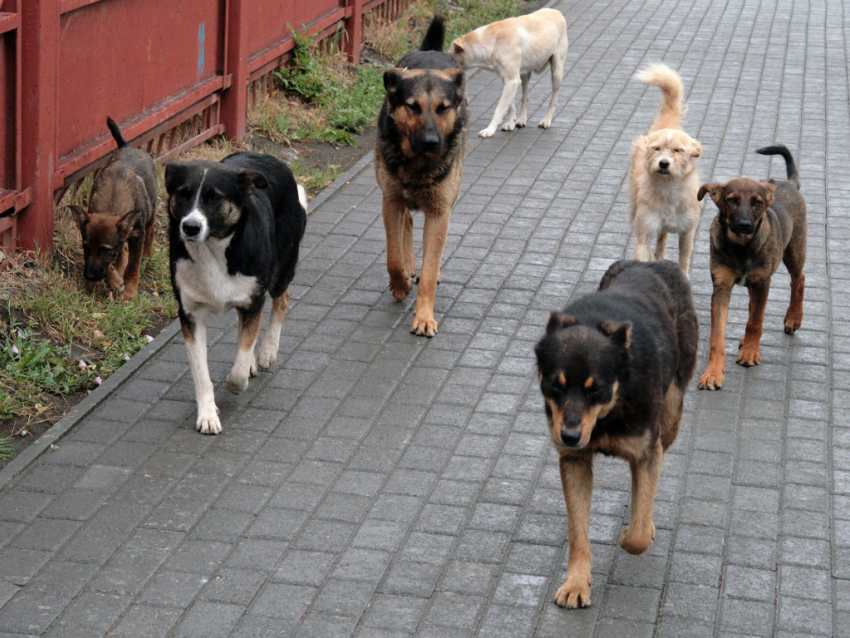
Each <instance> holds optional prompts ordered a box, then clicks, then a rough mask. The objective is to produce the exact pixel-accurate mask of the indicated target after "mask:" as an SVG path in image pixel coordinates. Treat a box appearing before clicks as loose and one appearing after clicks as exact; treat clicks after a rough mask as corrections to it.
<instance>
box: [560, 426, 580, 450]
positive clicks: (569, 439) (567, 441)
mask: <svg viewBox="0 0 850 638" xmlns="http://www.w3.org/2000/svg"><path fill="white" fill-rule="evenodd" d="M579 441H581V428H578V429H575V430H567V429H566V428H561V442H562V443H563V444H564V445H566V446H567V447H576V446H577V445H578V443H579Z"/></svg>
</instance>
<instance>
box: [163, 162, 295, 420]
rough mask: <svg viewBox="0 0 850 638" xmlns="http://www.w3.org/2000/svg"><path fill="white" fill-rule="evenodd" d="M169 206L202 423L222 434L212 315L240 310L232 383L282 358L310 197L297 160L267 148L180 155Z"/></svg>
mask: <svg viewBox="0 0 850 638" xmlns="http://www.w3.org/2000/svg"><path fill="white" fill-rule="evenodd" d="M165 187H166V190H167V191H168V209H169V214H170V224H169V248H170V259H171V282H172V284H173V286H174V293H175V295H176V296H177V302H178V304H179V316H180V326H181V328H182V329H183V338H184V339H185V340H186V350H187V352H188V354H189V363H190V365H191V370H192V379H193V380H194V382H195V398H196V400H197V402H198V420H197V422H196V428H197V429H198V431H199V432H201V433H203V434H218V433H219V432H221V421H220V420H219V417H218V408H217V407H216V405H215V395H214V392H213V384H212V381H211V380H210V374H209V368H208V367H207V329H206V324H205V323H204V321H205V318H206V316H207V314H209V313H215V314H221V313H223V312H225V311H227V310H229V309H230V308H236V312H237V313H238V315H239V351H238V352H237V354H236V360H235V361H234V363H233V368H232V369H231V371H230V374H228V375H227V379H226V382H227V387H228V389H229V390H230V391H231V392H233V393H234V394H239V393H240V392H243V391H244V390H246V389H247V388H248V378H249V377H253V376H256V374H257V368H258V367H259V368H260V369H266V368H268V367H269V366H271V364H272V363H274V361H275V360H276V359H277V351H278V346H279V345H280V330H281V328H282V327H283V320H284V318H285V317H286V308H287V306H288V304H289V284H290V282H291V281H292V278H293V277H294V275H295V265H296V263H297V262H298V247H299V244H300V242H301V238H302V237H303V235H304V228H305V226H306V225H307V198H306V194H305V192H304V188H303V187H302V186H301V185H300V184H296V182H295V178H294V177H293V175H292V172H291V171H290V170H289V167H287V166H286V164H284V163H283V162H281V161H280V160H278V159H277V158H274V157H272V156H271V155H264V154H262V153H252V152H242V153H234V154H233V155H230V156H228V157H225V158H224V159H223V160H222V161H221V162H207V161H192V162H172V163H171V164H168V166H166V169H165ZM266 292H268V293H269V296H271V298H272V313H271V317H270V319H269V325H268V327H267V328H266V333H265V336H264V337H263V340H262V342H261V343H260V350H259V357H257V356H255V355H254V344H255V343H256V341H257V336H258V335H259V333H260V324H261V323H262V320H263V304H264V303H265V300H266V298H265V295H266Z"/></svg>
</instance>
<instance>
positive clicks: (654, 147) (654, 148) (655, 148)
mask: <svg viewBox="0 0 850 638" xmlns="http://www.w3.org/2000/svg"><path fill="white" fill-rule="evenodd" d="M652 150H653V151H655V152H656V153H657V152H658V151H660V150H661V147H660V146H653V147H652Z"/></svg>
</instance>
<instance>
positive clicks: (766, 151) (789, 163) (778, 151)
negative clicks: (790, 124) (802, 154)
mask: <svg viewBox="0 0 850 638" xmlns="http://www.w3.org/2000/svg"><path fill="white" fill-rule="evenodd" d="M756 153H758V154H759V155H781V156H782V157H783V158H784V159H785V170H786V171H788V181H789V182H791V183H792V184H794V186H796V187H797V188H798V189H799V188H800V174H799V173H798V172H797V165H796V164H795V163H794V158H793V157H791V151H789V150H788V149H787V148H786V147H785V146H783V145H782V144H777V145H776V146H765V147H764V148H760V149H759V150H757V151H756Z"/></svg>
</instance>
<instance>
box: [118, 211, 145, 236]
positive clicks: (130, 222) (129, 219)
mask: <svg viewBox="0 0 850 638" xmlns="http://www.w3.org/2000/svg"><path fill="white" fill-rule="evenodd" d="M141 214H142V213H141V211H138V210H131V211H130V212H129V213H124V216H123V217H122V218H121V219H119V220H118V223H116V224H115V228H116V229H117V230H118V239H120V240H121V241H127V239H128V238H129V237H130V233H132V232H133V227H134V226H135V225H136V220H137V219H138V218H139V215H141Z"/></svg>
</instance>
